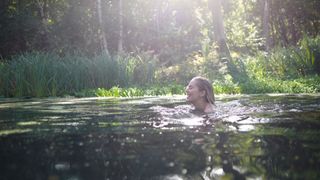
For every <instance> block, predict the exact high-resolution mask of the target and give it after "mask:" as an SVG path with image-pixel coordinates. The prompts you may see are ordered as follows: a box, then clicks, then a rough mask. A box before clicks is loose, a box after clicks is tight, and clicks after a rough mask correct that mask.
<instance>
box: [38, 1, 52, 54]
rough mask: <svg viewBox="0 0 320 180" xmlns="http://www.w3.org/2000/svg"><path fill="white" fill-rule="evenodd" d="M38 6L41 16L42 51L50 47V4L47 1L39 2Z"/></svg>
mask: <svg viewBox="0 0 320 180" xmlns="http://www.w3.org/2000/svg"><path fill="white" fill-rule="evenodd" d="M37 5H38V8H39V15H40V18H41V25H42V27H41V30H40V35H41V37H40V39H41V44H39V46H40V47H41V48H42V49H47V48H48V46H49V37H48V33H49V29H48V14H47V6H48V3H47V1H46V0H37Z"/></svg>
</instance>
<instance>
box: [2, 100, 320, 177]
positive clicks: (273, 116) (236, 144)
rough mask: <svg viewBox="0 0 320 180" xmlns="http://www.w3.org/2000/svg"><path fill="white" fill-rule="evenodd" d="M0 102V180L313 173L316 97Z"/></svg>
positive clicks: (317, 150)
mask: <svg viewBox="0 0 320 180" xmlns="http://www.w3.org/2000/svg"><path fill="white" fill-rule="evenodd" d="M190 110H191V107H190V106H189V105H188V104H186V103H185V101H184V97H160V98H159V97H145V98H134V99H72V98H66V99H27V100H23V99H1V100H0V160H1V161H0V179H1V180H7V179H10V180H19V179H26V180H28V179H30V180H87V179H88V180H95V179H97V180H99V179H103V180H106V179H109V180H124V179H134V180H135V179H155V180H158V179H159V180H161V179H168V180H180V179H190V180H209V179H319V178H320V131H319V129H320V95H252V96H225V97H223V96H220V97H218V98H217V112H216V113H215V114H212V115H210V117H204V116H202V115H199V114H197V113H191V112H190Z"/></svg>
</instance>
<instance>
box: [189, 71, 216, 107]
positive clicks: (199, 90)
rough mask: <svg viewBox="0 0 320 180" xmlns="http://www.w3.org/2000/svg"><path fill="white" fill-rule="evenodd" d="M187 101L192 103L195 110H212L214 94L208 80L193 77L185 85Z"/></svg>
mask: <svg viewBox="0 0 320 180" xmlns="http://www.w3.org/2000/svg"><path fill="white" fill-rule="evenodd" d="M186 93H187V101H188V102H190V103H191V104H192V105H194V107H195V110H197V111H201V112H204V113H211V112H214V107H215V106H214V94H213V88H212V85H211V84H210V82H209V80H208V79H206V78H203V77H199V76H197V77H194V78H193V79H191V81H190V82H189V84H188V86H187V87H186Z"/></svg>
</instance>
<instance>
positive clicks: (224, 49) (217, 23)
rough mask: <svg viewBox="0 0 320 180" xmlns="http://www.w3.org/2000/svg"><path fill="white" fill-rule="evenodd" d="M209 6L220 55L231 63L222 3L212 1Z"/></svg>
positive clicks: (217, 0)
mask: <svg viewBox="0 0 320 180" xmlns="http://www.w3.org/2000/svg"><path fill="white" fill-rule="evenodd" d="M209 6H210V10H211V13H212V18H213V31H214V37H215V40H216V42H217V43H218V47H219V55H220V57H221V58H222V59H225V58H226V59H227V60H229V61H231V55H230V51H229V48H228V45H227V37H226V33H225V29H224V25H223V17H222V12H221V8H222V6H221V1H220V0H210V1H209Z"/></svg>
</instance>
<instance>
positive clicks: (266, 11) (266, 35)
mask: <svg viewBox="0 0 320 180" xmlns="http://www.w3.org/2000/svg"><path fill="white" fill-rule="evenodd" d="M262 26H263V37H264V39H265V44H264V45H265V50H266V51H267V52H269V51H270V29H269V2H268V0H264V8H263V25H262Z"/></svg>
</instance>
